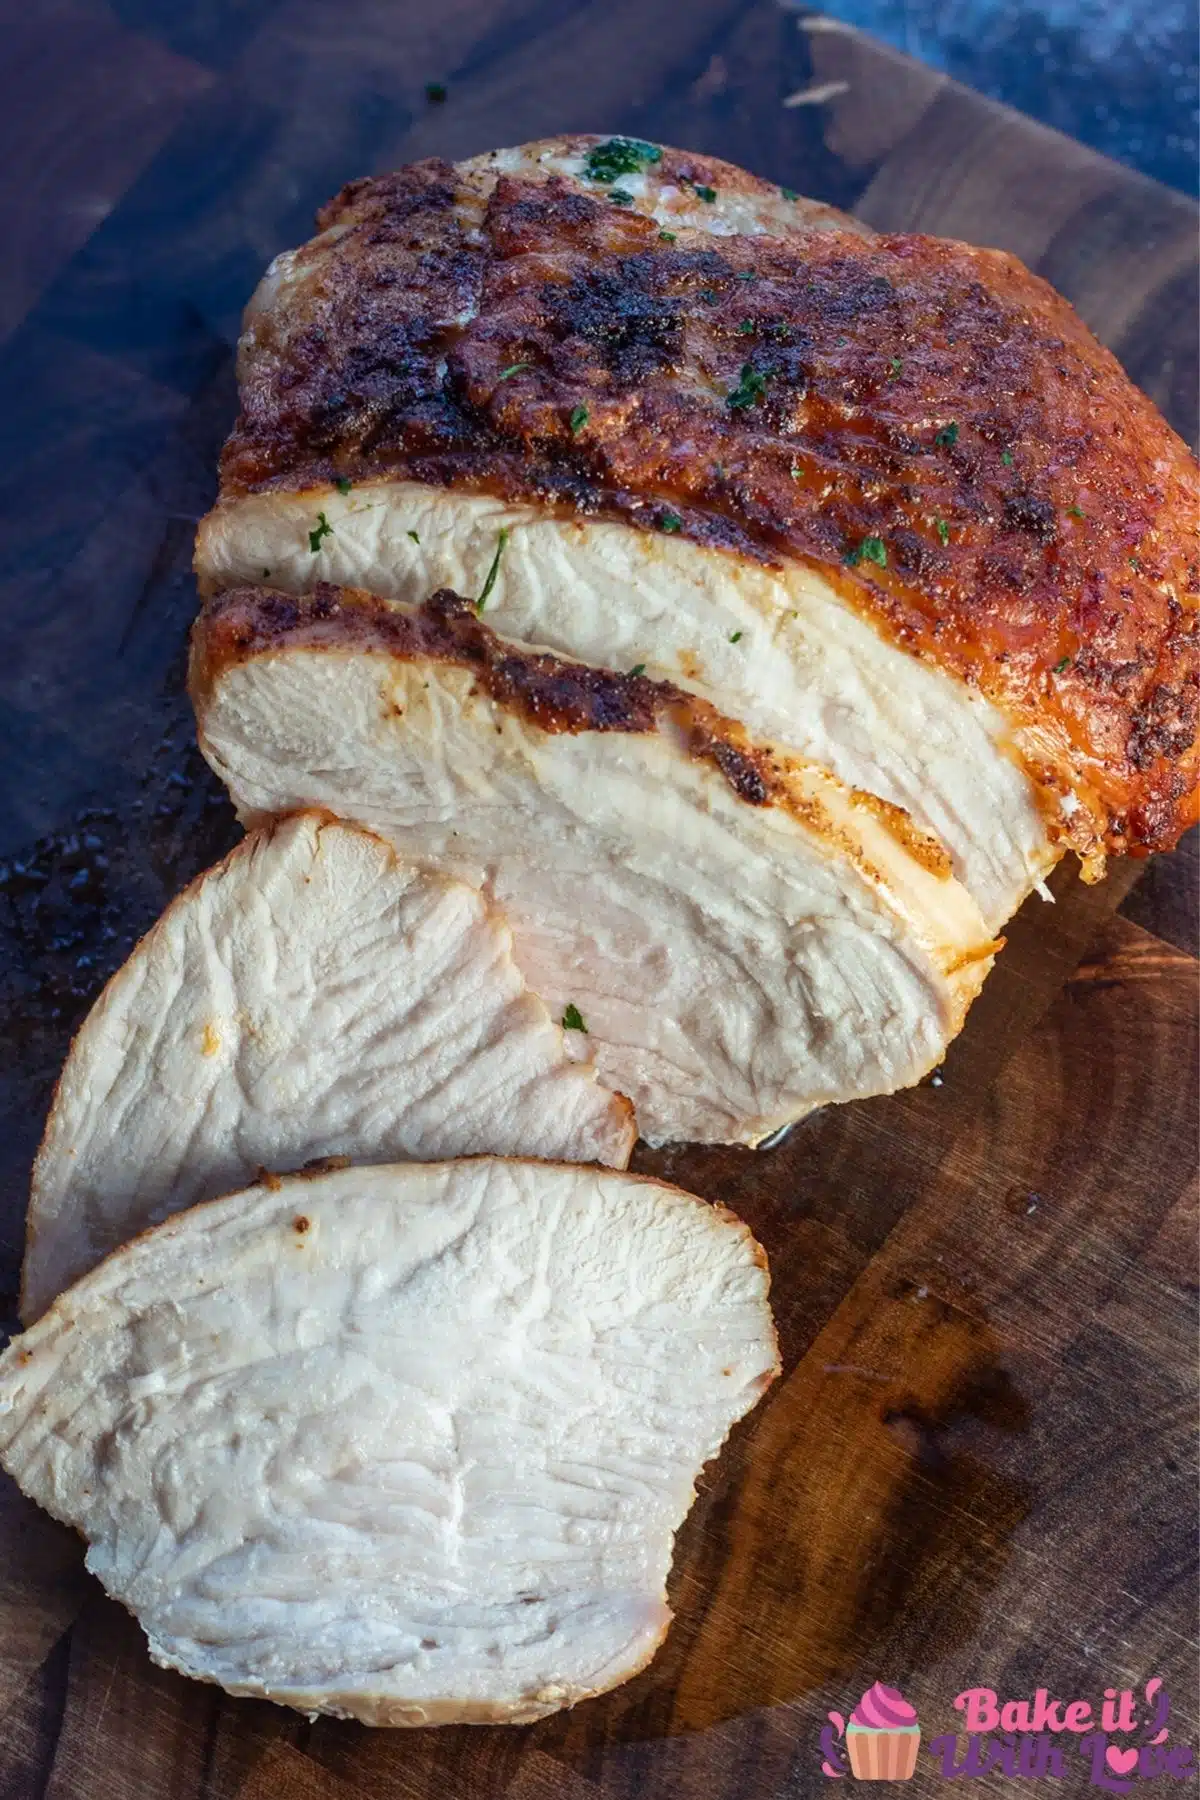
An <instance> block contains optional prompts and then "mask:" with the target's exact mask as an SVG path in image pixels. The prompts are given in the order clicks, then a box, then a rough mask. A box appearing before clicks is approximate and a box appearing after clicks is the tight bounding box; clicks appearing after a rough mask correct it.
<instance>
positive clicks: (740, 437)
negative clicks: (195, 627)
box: [197, 137, 1200, 929]
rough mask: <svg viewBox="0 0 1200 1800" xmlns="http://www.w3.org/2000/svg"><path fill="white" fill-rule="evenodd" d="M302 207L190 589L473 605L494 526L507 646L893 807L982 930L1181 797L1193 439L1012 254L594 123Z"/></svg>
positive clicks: (1190, 746)
mask: <svg viewBox="0 0 1200 1800" xmlns="http://www.w3.org/2000/svg"><path fill="white" fill-rule="evenodd" d="M319 224H320V228H321V229H320V235H319V236H318V237H317V238H315V239H314V240H313V241H312V242H311V243H310V244H307V245H305V246H304V247H303V248H301V249H300V250H297V251H291V252H288V253H286V254H285V255H283V256H280V257H278V258H277V259H276V261H275V262H274V263H273V264H272V266H271V269H270V270H269V271H268V273H267V275H266V277H265V279H264V281H263V283H262V285H261V287H260V289H259V292H258V294H257V295H256V296H255V298H254V300H253V301H252V302H251V305H250V308H249V310H248V313H247V319H246V330H245V335H244V337H243V340H242V343H241V348H240V375H241V390H242V410H241V415H240V417H239V419H238V422H237V425H236V428H235V430H234V432H233V435H232V437H231V438H230V441H229V443H228V445H227V447H226V450H225V455H224V458H223V463H222V478H221V494H220V499H219V501H218V504H217V506H216V508H215V510H214V511H213V512H212V513H211V514H210V516H209V517H208V519H207V520H206V521H205V522H204V524H203V525H202V527H201V531H200V536H199V541H198V549H197V568H198V572H199V575H200V578H201V581H202V584H203V585H204V587H205V588H206V590H207V591H209V592H215V591H218V590H220V589H223V588H226V587H229V586H231V585H235V584H237V583H241V582H257V581H263V582H266V583H269V584H271V585H274V586H277V587H281V588H284V589H288V590H290V591H293V592H304V591H307V590H308V589H310V588H312V587H313V586H315V585H316V583H318V582H319V581H322V580H333V581H335V582H339V583H351V584H355V585H358V586H361V587H364V588H366V589H369V590H370V591H372V592H374V593H376V594H378V595H380V596H383V597H385V598H392V599H401V600H405V601H408V602H413V603H416V602H420V601H421V600H423V599H424V598H425V597H426V596H427V595H428V594H429V593H430V592H432V591H434V590H435V589H436V588H437V587H439V586H441V585H443V584H445V585H450V586H453V587H456V588H457V589H458V590H459V591H461V592H464V593H467V594H472V595H478V594H479V593H481V592H482V591H483V588H484V585H485V582H486V580H487V576H488V571H489V569H490V568H491V567H492V565H493V563H494V561H495V557H496V553H497V549H498V547H499V546H500V545H501V544H505V545H506V547H505V550H504V555H503V557H502V558H501V560H500V563H499V567H498V569H497V571H496V575H495V579H494V582H493V584H492V588H491V592H490V593H489V597H488V608H489V614H490V616H491V617H492V619H493V620H494V622H495V624H496V626H497V629H498V630H499V631H500V632H502V633H503V634H504V635H505V636H507V637H509V638H512V639H515V640H519V641H521V642H523V643H525V644H528V645H531V646H534V647H544V648H549V649H552V650H555V651H557V652H559V653H561V654H564V655H568V656H571V657H574V658H578V659H579V660H581V661H585V662H589V663H592V664H595V665H597V666H601V667H609V668H614V669H625V668H630V667H633V666H637V665H644V666H645V668H646V669H647V670H648V671H649V672H650V673H651V674H652V675H655V676H660V677H664V678H669V679H670V680H671V681H673V682H675V683H677V684H679V685H681V686H683V687H685V688H688V689H690V690H692V691H693V692H695V693H698V694H700V695H702V696H704V697H705V698H707V699H709V700H710V701H711V702H712V703H713V704H715V705H716V706H717V707H718V709H719V710H720V711H721V712H722V713H724V714H727V715H729V716H732V717H734V718H737V719H739V720H741V721H742V722H743V723H744V724H745V725H746V726H747V728H748V729H749V730H750V731H751V732H752V733H753V734H754V735H755V736H756V737H760V738H763V739H766V740H769V741H773V742H775V743H777V744H779V745H780V746H781V747H783V748H784V749H785V750H788V751H790V752H793V753H795V754H798V755H800V756H803V757H804V758H806V759H808V760H810V761H814V762H816V763H819V764H821V765H823V766H825V767H827V768H828V769H829V770H830V771H831V773H832V774H833V775H835V776H836V777H838V778H839V779H840V780H842V781H844V782H846V783H847V784H848V785H850V786H853V787H858V788H865V789H866V790H868V791H870V792H872V793H874V794H876V795H877V796H879V797H880V798H882V799H884V800H887V801H890V802H892V803H894V804H896V805H899V806H902V807H904V808H905V809H906V810H907V811H908V812H909V813H910V814H911V815H912V817H913V819H914V820H915V821H916V822H917V824H918V825H920V826H921V827H922V828H924V829H925V830H928V831H930V832H932V833H933V834H935V835H936V836H937V837H938V838H939V839H940V840H941V841H942V842H943V843H944V844H945V846H946V847H947V849H948V851H949V853H950V855H951V858H952V860H953V863H954V867H955V870H956V872H957V873H958V875H959V876H960V877H961V878H962V880H964V881H965V882H966V884H967V886H968V887H969V888H970V890H971V892H972V894H973V895H974V897H975V899H976V900H977V902H978V904H979V906H980V908H981V910H982V913H983V915H984V918H985V921H986V923H987V925H988V927H989V929H994V928H995V927H996V926H997V925H998V924H999V923H1000V922H1002V921H1003V919H1004V918H1005V917H1007V916H1008V914H1009V913H1010V912H1011V911H1012V910H1013V909H1014V907H1015V906H1016V905H1017V904H1018V902H1019V901H1020V900H1021V898H1022V897H1023V895H1024V894H1025V893H1026V892H1027V891H1028V889H1029V887H1030V886H1031V885H1032V884H1033V883H1034V882H1035V881H1037V880H1038V879H1039V878H1040V877H1041V876H1042V875H1044V874H1045V873H1046V871H1047V870H1048V868H1049V867H1050V866H1051V865H1052V864H1053V862H1054V861H1055V860H1056V859H1057V857H1058V856H1059V855H1061V854H1062V851H1063V849H1064V848H1065V847H1066V846H1068V845H1069V846H1073V847H1074V848H1075V849H1076V850H1078V851H1079V853H1080V854H1081V855H1082V856H1083V858H1084V859H1085V868H1086V870H1087V872H1088V873H1089V874H1096V873H1098V872H1099V871H1100V870H1101V869H1102V867H1103V861H1104V856H1105V853H1106V851H1109V850H1114V851H1125V850H1132V851H1134V852H1143V851H1148V850H1156V849H1164V848H1167V847H1169V846H1170V845H1172V844H1173V843H1174V842H1175V840H1176V838H1177V837H1178V835H1179V832H1180V831H1181V830H1182V828H1183V827H1184V825H1185V824H1186V823H1188V821H1189V820H1191V819H1192V818H1194V817H1195V813H1196V766H1197V765H1196V746H1195V738H1196V721H1197V706H1198V694H1200V689H1198V673H1197V662H1196V639H1195V632H1194V628H1195V621H1196V603H1197V593H1198V588H1200V575H1198V562H1200V557H1198V554H1197V479H1196V468H1195V464H1194V462H1193V460H1192V458H1191V456H1190V455H1189V453H1188V452H1187V450H1186V449H1185V447H1184V446H1183V444H1182V443H1181V442H1180V441H1179V439H1178V438H1176V437H1175V436H1174V434H1173V433H1172V432H1171V431H1170V430H1169V429H1168V428H1167V427H1166V425H1165V424H1164V423H1163V421H1162V419H1161V418H1160V417H1159V416H1158V414H1157V413H1156V412H1155V409H1154V408H1153V406H1152V405H1151V404H1150V402H1149V401H1148V400H1146V399H1145V398H1144V396H1142V395H1141V394H1140V393H1138V392H1137V390H1136V389H1135V388H1134V387H1133V386H1132V384H1131V383H1130V382H1129V381H1128V380H1127V379H1126V377H1125V376H1124V374H1123V373H1122V371H1121V370H1120V368H1119V366H1118V365H1117V363H1116V362H1115V361H1114V359H1113V358H1112V357H1111V356H1110V355H1109V354H1108V352H1107V351H1105V350H1104V349H1103V348H1102V347H1101V346H1100V345H1099V344H1098V343H1097V342H1096V340H1095V339H1094V338H1093V337H1092V336H1091V334H1090V333H1089V332H1088V331H1087V330H1086V329H1085V328H1084V326H1083V325H1082V324H1081V322H1080V320H1079V319H1078V318H1077V316H1076V315H1075V314H1074V312H1073V311H1072V310H1071V308H1070V307H1069V306H1068V305H1067V304H1066V302H1065V301H1063V300H1062V299H1061V298H1060V297H1059V296H1058V295H1056V294H1055V293H1054V292H1053V291H1052V290H1051V289H1050V288H1049V287H1047V286H1046V284H1045V283H1044V282H1042V281H1040V280H1037V279H1036V278H1035V277H1033V276H1032V275H1030V274H1029V272H1028V271H1027V270H1026V269H1024V268H1023V267H1022V266H1021V264H1020V263H1019V262H1017V261H1016V260H1015V259H1014V258H1013V257H1011V256H1008V255H1005V254H1002V253H1000V252H998V251H992V250H978V249H973V248H970V247H968V246H966V245H962V244H957V243H951V242H946V241H941V240H936V239H931V238H923V237H903V236H873V235H871V234H869V233H866V232H864V231H863V230H862V229H861V228H860V227H857V226H856V225H854V224H853V223H852V222H851V221H849V220H846V219H843V218H839V216H838V215H836V214H832V213H830V212H829V211H828V210H827V209H822V208H814V207H813V206H812V205H811V204H810V203H808V202H804V201H801V200H798V199H796V198H794V197H792V196H790V195H788V194H787V193H786V192H785V191H784V190H781V189H779V188H776V187H773V186H770V185H769V184H767V183H765V182H761V181H757V180H755V179H754V178H753V177H751V176H748V175H746V174H745V173H744V172H743V171H740V170H736V169H733V168H731V167H730V166H729V165H727V164H722V163H716V162H714V161H712V160H711V159H707V158H703V157H697V156H692V155H689V154H687V153H684V152H680V151H675V150H669V149H663V148H661V147H659V146H657V145H653V144H646V143H641V142H639V141H636V140H629V139H612V140H608V141H603V140H600V139H597V138H591V137H575V138H563V139H557V140H552V141H548V142H544V143H540V144H531V145H527V146H524V147H523V148H521V149H516V150H505V151H497V152H494V153H492V154H491V155H489V156H483V157H477V158H475V159H474V160H472V161H470V162H466V163H462V164H457V165H452V164H449V163H445V162H441V161H437V160H430V161H427V162H423V163H417V164H414V165H413V166H411V167H409V168H406V169H402V170H401V171H399V172H398V173H397V174H394V175H388V176H382V177H379V178H377V179H373V180H367V181H359V182H354V183H352V184H351V185H350V186H349V187H348V188H346V189H345V190H344V191H343V192H342V194H341V195H339V196H338V198H337V199H336V200H335V201H334V202H333V203H332V204H331V205H330V206H328V207H327V208H326V209H325V210H324V212H323V213H322V214H321V216H320V220H319ZM503 534H507V538H506V539H505V537H504V536H503Z"/></svg>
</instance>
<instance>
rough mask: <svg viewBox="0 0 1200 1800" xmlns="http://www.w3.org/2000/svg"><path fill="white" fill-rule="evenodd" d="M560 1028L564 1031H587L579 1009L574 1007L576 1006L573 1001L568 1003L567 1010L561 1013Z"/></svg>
mask: <svg viewBox="0 0 1200 1800" xmlns="http://www.w3.org/2000/svg"><path fill="white" fill-rule="evenodd" d="M562 1028H563V1030H564V1031H586V1030H587V1026H586V1025H585V1024H584V1022H583V1014H582V1013H581V1012H580V1010H579V1008H578V1007H577V1006H576V1004H575V1002H574V1001H573V1000H572V1001H570V1002H569V1003H568V1005H567V1009H566V1011H565V1012H564V1013H563V1016H562Z"/></svg>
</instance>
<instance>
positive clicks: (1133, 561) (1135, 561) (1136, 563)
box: [1129, 556, 1142, 575]
mask: <svg viewBox="0 0 1200 1800" xmlns="http://www.w3.org/2000/svg"><path fill="white" fill-rule="evenodd" d="M1129 566H1130V568H1131V569H1136V570H1137V572H1138V574H1139V575H1140V574H1141V572H1142V559H1141V557H1140V556H1131V557H1130V559H1129Z"/></svg>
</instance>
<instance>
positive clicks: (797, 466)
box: [792, 463, 804, 481]
mask: <svg viewBox="0 0 1200 1800" xmlns="http://www.w3.org/2000/svg"><path fill="white" fill-rule="evenodd" d="M792 480H793V481H803V480H804V465H803V464H802V463H793V464H792Z"/></svg>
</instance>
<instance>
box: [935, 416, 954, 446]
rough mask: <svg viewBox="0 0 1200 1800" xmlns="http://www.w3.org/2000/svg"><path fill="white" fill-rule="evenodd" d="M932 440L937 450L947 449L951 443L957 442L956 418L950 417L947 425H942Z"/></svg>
mask: <svg viewBox="0 0 1200 1800" xmlns="http://www.w3.org/2000/svg"><path fill="white" fill-rule="evenodd" d="M933 441H934V443H935V444H936V445H937V447H938V449H939V450H948V449H949V448H950V446H951V444H957V442H958V422H957V420H955V419H951V421H950V423H949V425H943V426H942V429H941V430H940V431H939V432H938V433H937V436H936V437H935V438H934V440H933Z"/></svg>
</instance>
